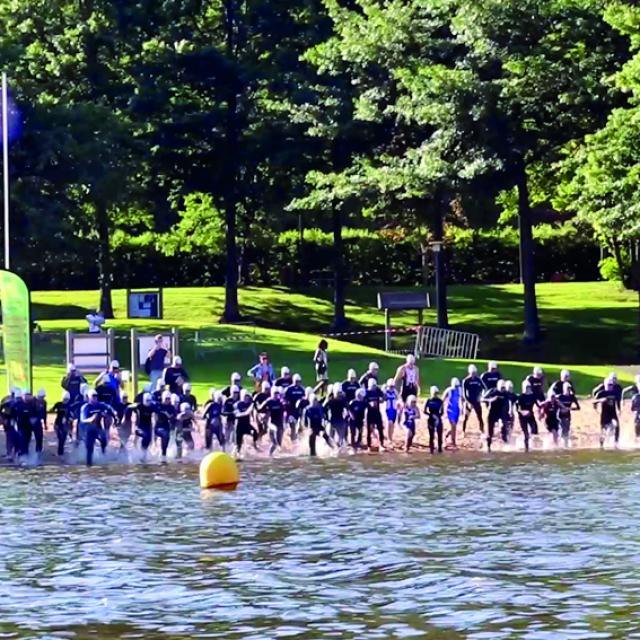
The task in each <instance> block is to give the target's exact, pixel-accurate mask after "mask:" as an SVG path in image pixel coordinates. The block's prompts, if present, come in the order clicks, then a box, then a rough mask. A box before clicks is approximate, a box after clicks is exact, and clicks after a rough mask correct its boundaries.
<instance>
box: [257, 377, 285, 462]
mask: <svg viewBox="0 0 640 640" xmlns="http://www.w3.org/2000/svg"><path fill="white" fill-rule="evenodd" d="M259 410H260V411H261V412H263V413H265V414H266V415H267V425H268V429H269V437H270V438H271V449H270V450H269V455H271V456H272V455H273V454H274V453H275V452H276V449H279V448H281V447H282V436H283V435H284V403H283V402H282V394H281V392H280V389H279V388H278V387H273V388H272V389H271V397H270V398H269V399H268V400H265V401H264V402H263V403H262V404H261V405H260V409H259Z"/></svg>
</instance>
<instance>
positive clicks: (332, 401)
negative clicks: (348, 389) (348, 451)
mask: <svg viewBox="0 0 640 640" xmlns="http://www.w3.org/2000/svg"><path fill="white" fill-rule="evenodd" d="M324 409H325V413H326V415H327V418H328V419H329V424H330V425H331V439H332V440H333V441H335V440H336V439H337V441H338V446H339V447H343V446H344V445H345V444H346V441H347V422H346V417H347V399H346V397H345V395H344V394H343V393H342V385H341V384H340V383H339V382H336V384H334V385H333V393H332V394H331V395H330V396H329V397H328V398H327V399H326V400H325V403H324ZM336 434H337V438H336Z"/></svg>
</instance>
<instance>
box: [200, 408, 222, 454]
mask: <svg viewBox="0 0 640 640" xmlns="http://www.w3.org/2000/svg"><path fill="white" fill-rule="evenodd" d="M222 409H223V403H222V400H220V401H219V402H214V401H213V400H209V402H207V403H206V404H205V405H204V410H203V413H202V417H203V418H204V425H205V426H204V445H205V447H206V448H207V449H211V446H212V445H213V436H215V437H216V438H217V440H218V444H219V445H220V447H221V448H222V449H224V447H225V444H226V442H227V440H226V438H225V437H224V429H223V428H222Z"/></svg>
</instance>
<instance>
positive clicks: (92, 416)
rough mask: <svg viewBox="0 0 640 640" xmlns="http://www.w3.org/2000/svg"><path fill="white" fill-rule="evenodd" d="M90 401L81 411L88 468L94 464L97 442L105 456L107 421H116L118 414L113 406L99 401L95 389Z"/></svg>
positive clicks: (90, 395)
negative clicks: (111, 419) (109, 419)
mask: <svg viewBox="0 0 640 640" xmlns="http://www.w3.org/2000/svg"><path fill="white" fill-rule="evenodd" d="M88 396H89V400H88V402H86V403H85V404H84V405H83V406H82V409H81V410H80V420H81V421H82V422H83V423H84V425H85V430H84V440H85V446H86V448H87V466H88V467H90V466H91V465H92V464H93V449H94V447H95V443H96V441H98V442H99V443H100V448H101V449H102V453H103V454H104V453H105V451H106V449H107V441H108V437H107V430H106V427H105V421H106V420H107V419H108V418H113V419H114V420H115V419H116V413H115V411H114V410H113V407H111V405H108V404H106V403H104V402H100V401H99V400H98V392H97V391H96V390H95V389H93V390H92V391H90V392H89V394H88Z"/></svg>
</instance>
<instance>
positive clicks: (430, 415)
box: [424, 386, 444, 454]
mask: <svg viewBox="0 0 640 640" xmlns="http://www.w3.org/2000/svg"><path fill="white" fill-rule="evenodd" d="M430 394H431V395H430V396H429V399H428V400H427V401H426V402H425V405H424V414H425V415H426V416H427V429H428V431H429V451H431V453H432V454H433V453H435V451H436V447H435V440H436V436H437V438H438V453H442V446H443V440H444V438H443V427H442V413H443V410H444V403H443V402H442V398H440V389H438V387H436V386H433V387H431V390H430Z"/></svg>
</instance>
